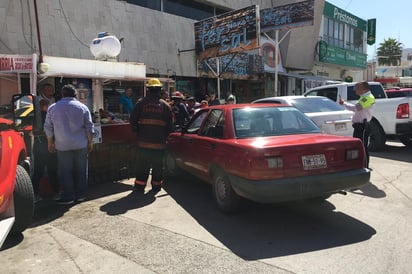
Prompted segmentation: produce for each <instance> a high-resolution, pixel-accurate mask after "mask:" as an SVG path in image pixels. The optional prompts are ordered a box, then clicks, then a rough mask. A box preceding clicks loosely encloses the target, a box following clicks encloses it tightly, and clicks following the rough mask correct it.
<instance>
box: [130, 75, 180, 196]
mask: <svg viewBox="0 0 412 274" xmlns="http://www.w3.org/2000/svg"><path fill="white" fill-rule="evenodd" d="M161 89H162V84H161V83H160V81H159V79H157V78H152V79H150V80H149V81H148V83H147V95H146V97H144V98H143V99H142V100H140V101H139V102H137V104H136V105H135V106H134V108H133V111H132V115H131V117H130V124H131V126H132V128H133V130H134V131H135V132H136V133H137V151H136V179H135V183H134V189H135V191H137V192H144V189H145V187H146V182H147V180H148V176H149V172H150V169H152V181H151V185H152V191H155V192H157V191H160V190H161V188H162V184H163V157H164V152H165V149H166V139H167V137H168V136H169V133H171V132H172V131H173V120H172V111H171V108H170V105H169V104H168V103H167V102H166V101H165V100H163V99H161V97H160V95H161Z"/></svg>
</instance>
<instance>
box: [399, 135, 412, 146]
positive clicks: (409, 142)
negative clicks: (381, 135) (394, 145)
mask: <svg viewBox="0 0 412 274" xmlns="http://www.w3.org/2000/svg"><path fill="white" fill-rule="evenodd" d="M399 140H400V141H401V142H402V144H404V145H405V146H407V147H412V136H411V135H402V136H399Z"/></svg>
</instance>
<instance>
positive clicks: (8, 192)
mask: <svg viewBox="0 0 412 274" xmlns="http://www.w3.org/2000/svg"><path fill="white" fill-rule="evenodd" d="M6 109H7V108H6ZM9 110H10V111H9V112H7V111H6V112H5V113H2V115H0V248H1V246H2V245H3V243H4V241H5V239H6V238H7V236H8V235H9V234H10V233H11V234H18V233H21V232H23V231H24V230H25V229H26V228H27V227H28V225H29V224H30V222H31V219H32V216H33V211H34V195H33V186H32V182H31V179H30V167H31V164H30V159H29V157H28V149H30V148H28V146H26V141H27V140H29V139H30V137H28V138H25V137H27V136H30V134H31V132H33V131H34V130H38V128H39V126H40V125H41V120H40V113H39V112H38V111H39V107H38V101H37V98H36V97H35V96H33V95H27V94H25V95H23V94H19V95H15V96H13V99H12V101H11V104H10V107H9ZM25 135H26V136H25ZM25 140H26V141H25Z"/></svg>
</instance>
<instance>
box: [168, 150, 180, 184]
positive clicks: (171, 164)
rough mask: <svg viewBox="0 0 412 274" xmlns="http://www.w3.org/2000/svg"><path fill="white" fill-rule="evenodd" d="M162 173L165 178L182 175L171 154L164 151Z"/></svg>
mask: <svg viewBox="0 0 412 274" xmlns="http://www.w3.org/2000/svg"><path fill="white" fill-rule="evenodd" d="M164 171H165V176H166V177H169V178H174V177H178V176H179V175H182V173H183V171H182V170H181V169H180V168H179V167H178V166H177V163H176V159H175V157H174V156H173V155H172V153H171V152H169V151H166V153H165V157H164Z"/></svg>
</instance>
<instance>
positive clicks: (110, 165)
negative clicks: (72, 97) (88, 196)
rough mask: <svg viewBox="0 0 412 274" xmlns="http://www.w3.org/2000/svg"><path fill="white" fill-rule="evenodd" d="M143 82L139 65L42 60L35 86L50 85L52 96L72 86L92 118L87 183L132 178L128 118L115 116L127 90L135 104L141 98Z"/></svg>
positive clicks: (132, 142)
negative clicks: (92, 147)
mask: <svg viewBox="0 0 412 274" xmlns="http://www.w3.org/2000/svg"><path fill="white" fill-rule="evenodd" d="M145 80H146V67H145V65H144V64H141V63H132V62H114V61H99V60H85V59H73V58H62V57H52V56H43V63H41V64H39V85H42V84H44V83H50V84H52V85H53V86H54V87H55V90H56V94H59V91H60V90H61V87H63V85H65V84H72V85H74V86H75V87H76V89H77V91H78V99H79V100H80V101H81V102H83V103H84V104H86V105H87V106H88V107H89V109H90V111H91V113H92V114H93V115H92V116H93V120H94V122H95V136H94V142H95V145H94V149H93V152H92V153H91V154H90V155H89V182H90V183H96V182H103V181H108V180H120V179H124V178H130V177H133V176H134V172H133V170H134V166H133V164H134V158H135V154H134V151H135V149H134V145H135V140H136V136H135V134H134V133H133V132H132V129H131V126H130V124H129V121H128V116H127V115H121V114H120V113H119V99H120V96H121V95H122V93H123V92H124V91H125V89H126V88H131V89H132V100H133V103H136V102H137V100H138V98H140V97H143V96H144V95H145ZM57 99H59V98H57Z"/></svg>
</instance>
